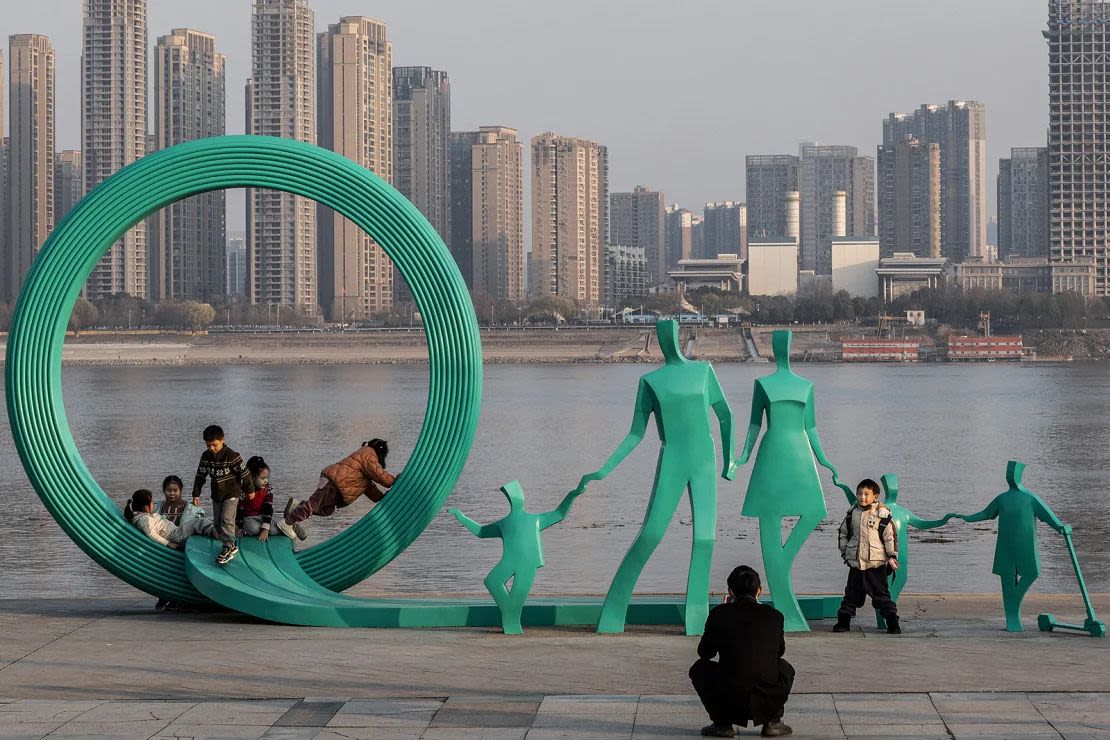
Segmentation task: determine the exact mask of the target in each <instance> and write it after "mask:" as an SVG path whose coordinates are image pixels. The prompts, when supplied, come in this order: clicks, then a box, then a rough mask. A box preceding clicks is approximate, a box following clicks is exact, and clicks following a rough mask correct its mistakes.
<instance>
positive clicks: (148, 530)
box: [131, 511, 180, 547]
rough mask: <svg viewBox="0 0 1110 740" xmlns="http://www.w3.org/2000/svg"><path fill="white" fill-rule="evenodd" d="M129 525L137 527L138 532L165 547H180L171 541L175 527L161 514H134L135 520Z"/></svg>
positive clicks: (142, 512) (143, 512)
mask: <svg viewBox="0 0 1110 740" xmlns="http://www.w3.org/2000/svg"><path fill="white" fill-rule="evenodd" d="M131 523H132V524H134V525H135V526H136V527H138V528H139V531H140V532H142V533H143V534H145V535H146V536H147V537H149V538H150V539H152V540H154V541H155V542H158V543H160V544H163V545H166V546H167V547H180V545H178V544H176V542H175V541H174V539H173V537H174V534H175V533H176V530H177V527H175V526H174V525H173V522H171V521H170V520H169V519H167V518H166V517H164V516H162V515H161V514H148V513H146V512H145V511H141V512H138V513H137V514H135V518H134V519H132V520H131Z"/></svg>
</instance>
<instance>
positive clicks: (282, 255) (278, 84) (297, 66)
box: [246, 0, 319, 315]
mask: <svg viewBox="0 0 1110 740" xmlns="http://www.w3.org/2000/svg"><path fill="white" fill-rule="evenodd" d="M314 23H315V14H314V13H313V11H312V9H311V8H310V7H309V6H308V3H307V1H306V0H254V6H253V13H252V16H251V77H250V80H248V82H247V86H246V92H247V96H248V100H247V106H246V122H247V133H250V134H258V135H261V136H277V137H280V138H283V139H296V140H297V141H304V142H307V143H309V144H315V143H316V54H315V44H314V40H315V33H314ZM316 258H317V253H316V203H314V202H313V201H311V200H309V199H308V198H302V197H300V196H298V195H292V194H291V193H285V192H280V191H277V190H266V189H259V188H251V189H249V190H247V270H248V272H249V274H250V277H249V280H248V290H249V295H250V299H251V302H252V303H265V304H275V305H284V306H293V307H296V308H297V309H298V310H300V311H302V312H304V313H306V314H309V315H314V314H315V313H316V312H317V307H318V303H319V301H318V297H317V286H316V274H317V272H316Z"/></svg>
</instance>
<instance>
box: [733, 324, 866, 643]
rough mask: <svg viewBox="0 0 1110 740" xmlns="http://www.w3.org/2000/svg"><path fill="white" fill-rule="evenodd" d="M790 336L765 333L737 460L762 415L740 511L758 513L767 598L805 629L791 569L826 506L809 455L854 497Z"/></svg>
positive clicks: (743, 458)
mask: <svg viewBox="0 0 1110 740" xmlns="http://www.w3.org/2000/svg"><path fill="white" fill-rule="evenodd" d="M790 342H791V333H790V332H789V331H786V330H779V331H775V332H774V333H773V334H772V335H771V346H772V349H773V350H774V353H775V362H776V364H777V368H776V370H775V372H774V373H772V374H771V375H767V376H764V377H762V378H757V379H756V381H755V392H754V394H753V396H752V414H751V422H750V424H749V426H748V436H747V439H746V440H745V442H744V451H743V453H741V455H740V459H739V461H738V462H737V464H738V465H744V464H745V463H747V461H748V458H749V457H750V456H751V453H752V449H753V448H754V447H755V442H756V439H757V438H758V437H759V433H760V431H761V430H762V428H763V417H764V415H766V416H767V433H766V434H765V435H763V441H762V442H761V443H760V445H759V452H758V453H757V455H756V458H755V469H754V470H752V475H751V479H750V481H749V483H748V493H747V496H746V497H745V498H744V508H743V510H742V513H743V515H744V516H750V517H756V518H758V519H759V541H760V546H761V549H762V551H763V568H764V570H765V571H766V573H767V585H768V586H769V587H770V589H771V602H772V603H773V604H774V606H775V608H776V609H778V610H779V611H780V612H782V615H783V617H784V619H785V621H784V627H785V629H786V630H787V631H791V632H807V631H809V625H808V624H807V623H806V619H805V616H804V615H803V614H802V607H801V605H800V604H799V603H798V597H797V596H796V595H795V594H794V584H793V583H792V581H791V573H790V570H791V568H792V566H793V563H794V558H796V557H797V555H798V551H799V550H801V548H802V545H803V544H805V541H806V538H808V537H809V535H810V533H811V532H813V530H814V529H816V528H817V525H818V524H819V523H820V522H821V520H822V519H824V518H825V515H826V513H828V510H827V509H826V508H825V496H824V494H823V493H822V491H821V479H820V478H819V477H818V475H817V466H816V464H815V463H814V457H815V456H816V458H817V462H819V463H821V465H822V466H824V467H825V468H827V469H828V470H830V471H831V472H832V474H833V483H834V484H836V485H837V486H838V487H839V488H840V489H841V490H843V491H844V493H845V495H846V496H847V498H848V501H849V503H853V504H854V503H855V499H856V497H855V493H854V492H853V491H852V489H851V488H850V487H848V486H846V485H844V484H842V483H840V475H839V473H837V471H836V468H834V467H833V465H832V463H830V462H829V461H828V459H827V458H826V457H825V452H824V450H823V449H822V448H821V438H820V437H819V436H818V435H817V426H816V417H815V413H814V408H813V383H812V382H810V381H809V380H806V379H805V378H803V377H801V376H799V375H796V374H795V373H794V372H793V371H792V370H791V369H790ZM788 516H796V517H799V519H798V522H797V523H796V524H795V525H794V529H793V530H792V531H791V532H790V536H789V537H788V538H787V540H786V543H785V544H783V542H782V519H783V517H788Z"/></svg>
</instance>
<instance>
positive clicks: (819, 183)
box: [780, 144, 875, 275]
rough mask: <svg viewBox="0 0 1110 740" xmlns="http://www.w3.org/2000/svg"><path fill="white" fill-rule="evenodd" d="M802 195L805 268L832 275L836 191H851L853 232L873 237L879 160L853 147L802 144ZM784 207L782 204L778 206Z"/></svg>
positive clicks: (849, 207)
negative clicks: (862, 154) (876, 163)
mask: <svg viewBox="0 0 1110 740" xmlns="http://www.w3.org/2000/svg"><path fill="white" fill-rule="evenodd" d="M798 189H799V191H800V193H801V244H800V247H799V253H800V254H799V260H800V269H801V270H813V271H815V272H816V273H817V274H818V275H829V274H831V273H832V237H833V193H835V192H836V191H838V190H843V191H844V192H845V193H846V194H847V229H848V235H849V236H874V235H875V160H874V159H873V158H872V157H861V156H859V152H858V151H857V150H856V148H855V147H854V146H826V145H821V144H803V145H802V147H801V164H800V166H799V168H798ZM780 207H781V206H780Z"/></svg>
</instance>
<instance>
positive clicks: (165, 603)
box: [154, 599, 170, 611]
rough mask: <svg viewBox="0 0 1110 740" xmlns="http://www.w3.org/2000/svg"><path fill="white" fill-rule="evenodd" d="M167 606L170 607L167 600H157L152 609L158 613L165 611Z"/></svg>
mask: <svg viewBox="0 0 1110 740" xmlns="http://www.w3.org/2000/svg"><path fill="white" fill-rule="evenodd" d="M169 605H170V600H169V599H158V601H157V602H155V604H154V608H155V609H157V610H158V611H162V610H163V609H165V608H166V607H167V606H169Z"/></svg>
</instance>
